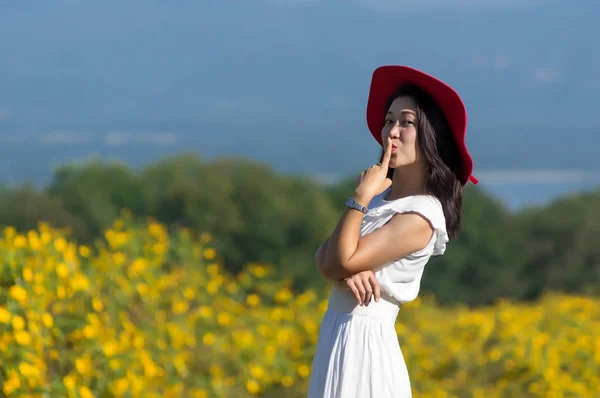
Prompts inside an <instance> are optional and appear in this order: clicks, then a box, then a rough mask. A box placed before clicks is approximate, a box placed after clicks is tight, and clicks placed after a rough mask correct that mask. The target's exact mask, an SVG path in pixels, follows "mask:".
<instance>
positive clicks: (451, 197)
mask: <svg viewBox="0 0 600 398" xmlns="http://www.w3.org/2000/svg"><path fill="white" fill-rule="evenodd" d="M398 97H412V98H413V99H414V100H415V102H416V103H417V126H416V127H417V137H418V142H419V147H420V148H421V151H422V152H423V155H424V156H425V161H426V164H427V171H426V172H427V181H426V188H427V191H428V193H429V194H430V195H432V196H434V197H436V198H437V199H438V200H439V201H440V203H441V204H442V208H443V210H444V217H445V218H446V230H447V232H448V236H449V237H450V239H452V238H454V237H455V236H456V235H457V233H458V232H459V231H460V228H461V227H462V194H463V186H462V184H461V183H460V181H459V179H458V175H459V173H460V170H461V158H460V154H459V152H458V149H457V147H456V142H455V141H454V138H453V137H452V132H451V130H450V126H449V125H448V121H447V120H446V117H445V116H444V114H443V113H442V111H441V110H440V108H439V107H438V105H437V104H436V103H435V101H434V100H433V99H432V98H431V97H430V96H429V94H427V93H426V92H425V91H423V90H422V89H421V88H420V87H418V86H414V85H404V86H401V87H400V88H399V89H398V90H397V91H396V92H395V93H394V94H393V95H392V96H391V97H390V98H388V100H387V103H386V106H385V112H387V111H388V109H389V108H390V106H391V105H392V102H394V100H395V99H396V98H398ZM382 157H383V148H382V152H381V155H380V158H379V159H380V160H379V161H380V162H381V159H382ZM393 175H394V169H392V168H390V169H389V170H388V178H390V179H391V178H392V177H393Z"/></svg>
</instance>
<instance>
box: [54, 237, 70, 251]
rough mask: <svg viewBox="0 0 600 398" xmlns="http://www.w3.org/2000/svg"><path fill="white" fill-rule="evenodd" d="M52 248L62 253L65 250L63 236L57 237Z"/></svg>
mask: <svg viewBox="0 0 600 398" xmlns="http://www.w3.org/2000/svg"><path fill="white" fill-rule="evenodd" d="M54 249H56V251H57V252H59V253H62V252H64V251H65V250H67V241H66V240H64V238H58V239H56V240H55V241H54Z"/></svg>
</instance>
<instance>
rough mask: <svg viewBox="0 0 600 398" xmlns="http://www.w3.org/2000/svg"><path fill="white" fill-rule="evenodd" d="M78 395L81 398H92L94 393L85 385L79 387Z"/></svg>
mask: <svg viewBox="0 0 600 398" xmlns="http://www.w3.org/2000/svg"><path fill="white" fill-rule="evenodd" d="M79 395H81V398H94V394H92V392H91V391H90V389H89V388H87V387H86V386H81V387H79Z"/></svg>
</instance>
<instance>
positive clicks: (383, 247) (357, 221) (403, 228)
mask: <svg viewBox="0 0 600 398" xmlns="http://www.w3.org/2000/svg"><path fill="white" fill-rule="evenodd" d="M390 157H391V145H390V143H389V140H388V144H387V147H386V151H385V154H384V156H383V159H382V162H381V164H378V165H374V166H372V167H371V168H369V169H367V170H365V171H363V172H362V173H361V178H360V183H359V184H358V187H357V188H356V190H355V193H354V199H355V200H356V201H357V202H358V203H360V204H361V205H363V206H365V207H367V206H368V205H369V203H370V202H371V200H372V199H373V198H374V197H375V196H376V195H378V194H380V193H381V192H383V191H384V190H385V189H387V188H389V187H390V186H391V184H392V181H391V180H390V179H388V178H387V171H388V165H389V161H390ZM363 216H364V214H363V213H362V212H361V211H360V210H356V209H350V208H346V210H345V211H344V214H343V215H342V218H341V219H340V221H339V222H338V224H337V226H336V228H335V230H334V231H333V233H332V234H331V236H330V238H329V242H328V244H327V250H326V251H325V260H324V264H323V270H322V273H323V275H324V276H326V277H328V278H331V279H335V280H341V279H343V278H346V277H348V276H350V275H353V274H356V273H359V272H361V271H366V270H373V269H375V268H378V267H380V266H382V265H384V264H386V263H389V262H391V261H394V260H396V259H398V258H401V257H404V256H406V255H408V254H410V253H413V252H415V251H418V250H421V249H422V248H424V247H425V246H426V245H427V243H428V242H429V240H430V239H431V236H432V233H433V229H432V226H431V225H430V224H429V222H428V221H427V220H425V219H424V218H423V217H421V216H420V215H418V214H397V215H395V216H394V217H392V219H391V220H390V221H389V222H388V223H387V224H386V225H385V226H383V227H381V228H379V229H377V230H375V231H374V232H371V233H370V234H367V235H365V236H363V237H360V226H361V224H362V219H363Z"/></svg>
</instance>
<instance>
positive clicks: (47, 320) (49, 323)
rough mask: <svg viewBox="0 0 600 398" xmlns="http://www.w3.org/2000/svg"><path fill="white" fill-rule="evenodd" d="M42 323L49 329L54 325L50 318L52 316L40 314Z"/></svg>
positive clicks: (52, 319)
mask: <svg viewBox="0 0 600 398" xmlns="http://www.w3.org/2000/svg"><path fill="white" fill-rule="evenodd" d="M42 323H43V324H44V326H46V327H47V328H48V329H50V328H51V327H52V326H53V325H54V318H52V315H50V314H49V313H47V312H45V313H43V314H42Z"/></svg>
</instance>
